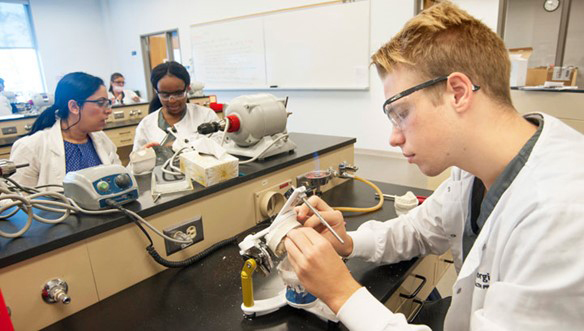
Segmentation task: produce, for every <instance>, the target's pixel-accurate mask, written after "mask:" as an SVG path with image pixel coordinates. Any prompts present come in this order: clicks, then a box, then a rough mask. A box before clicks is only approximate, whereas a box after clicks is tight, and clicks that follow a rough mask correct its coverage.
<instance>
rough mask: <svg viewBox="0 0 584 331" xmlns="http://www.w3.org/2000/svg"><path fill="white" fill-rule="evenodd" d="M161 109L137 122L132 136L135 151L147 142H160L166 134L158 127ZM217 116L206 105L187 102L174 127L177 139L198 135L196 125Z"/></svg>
mask: <svg viewBox="0 0 584 331" xmlns="http://www.w3.org/2000/svg"><path fill="white" fill-rule="evenodd" d="M160 111H161V109H158V110H157V111H155V112H153V113H151V114H148V116H146V117H144V119H142V121H140V123H139V124H138V127H137V128H136V136H135V137H134V148H133V150H134V151H136V150H138V149H140V148H142V146H144V145H145V144H147V143H149V142H158V143H159V142H161V141H162V140H163V139H164V137H165V136H166V134H167V133H166V132H165V131H163V130H162V129H161V128H160V127H158V114H159V113H160ZM218 120H219V117H218V116H217V114H215V112H214V111H213V110H211V109H210V108H207V107H203V106H199V105H197V104H194V103H187V111H186V114H185V116H184V117H183V118H182V119H181V120H180V121H178V122H177V123H176V124H175V125H174V127H175V128H176V131H177V133H176V135H177V137H178V138H179V139H184V138H188V139H192V138H193V137H196V136H198V133H197V127H198V126H199V125H201V124H203V123H207V122H213V121H218Z"/></svg>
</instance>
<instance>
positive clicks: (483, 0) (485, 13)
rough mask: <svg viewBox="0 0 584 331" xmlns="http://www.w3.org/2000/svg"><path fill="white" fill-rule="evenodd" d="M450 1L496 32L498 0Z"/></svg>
mask: <svg viewBox="0 0 584 331" xmlns="http://www.w3.org/2000/svg"><path fill="white" fill-rule="evenodd" d="M528 1H533V0H528ZM452 2H453V3H455V4H456V5H458V6H459V7H460V8H463V9H464V10H466V11H467V12H468V13H469V14H471V15H472V16H474V17H476V18H478V19H480V20H481V21H483V23H485V24H486V25H487V26H488V27H490V28H491V30H493V31H495V32H497V22H498V18H499V0H452Z"/></svg>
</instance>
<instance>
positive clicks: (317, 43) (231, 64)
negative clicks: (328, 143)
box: [191, 1, 370, 90]
mask: <svg viewBox="0 0 584 331" xmlns="http://www.w3.org/2000/svg"><path fill="white" fill-rule="evenodd" d="M191 44H192V47H193V50H192V51H193V53H192V56H193V66H194V74H195V79H196V80H198V81H201V82H203V83H205V88H206V89H209V90H224V89H264V88H265V89H268V88H279V89H367V88H368V87H369V69H368V68H369V61H370V60H369V1H359V2H352V3H338V4H331V5H325V6H318V7H310V8H303V9H296V10H287V11H283V12H279V13H272V14H265V15H261V16H252V17H247V18H242V19H234V20H230V21H226V22H217V23H209V24H203V25H193V26H192V27H191Z"/></svg>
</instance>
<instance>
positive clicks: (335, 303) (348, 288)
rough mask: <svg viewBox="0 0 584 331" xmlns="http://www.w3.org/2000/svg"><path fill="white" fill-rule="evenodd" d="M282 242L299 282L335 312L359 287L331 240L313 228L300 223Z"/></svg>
mask: <svg viewBox="0 0 584 331" xmlns="http://www.w3.org/2000/svg"><path fill="white" fill-rule="evenodd" d="M333 240H336V239H334V238H333ZM285 245H286V250H287V251H288V259H289V260H290V263H291V264H292V267H293V268H294V271H295V272H296V274H297V275H298V279H299V280H300V282H301V283H302V286H304V288H305V289H306V290H307V291H308V292H310V293H312V294H313V295H314V296H316V297H317V298H319V299H321V300H322V301H323V302H324V303H325V304H327V306H329V307H330V308H331V310H332V311H333V312H334V313H335V314H336V313H337V312H338V311H339V309H341V307H342V306H343V304H344V303H345V302H346V301H347V300H348V299H349V298H350V297H351V295H353V293H355V291H357V290H358V289H359V288H360V287H361V285H359V283H357V281H355V279H353V277H352V276H351V274H350V272H349V269H347V267H346V266H345V264H344V263H343V261H342V259H341V257H340V256H339V255H338V254H337V253H336V252H335V250H334V249H333V247H332V245H331V243H330V242H329V241H328V240H327V239H325V238H323V236H321V235H320V234H318V233H317V232H316V231H315V230H314V229H312V228H307V227H302V228H296V229H294V230H292V231H290V232H289V233H288V236H287V238H286V241H285Z"/></svg>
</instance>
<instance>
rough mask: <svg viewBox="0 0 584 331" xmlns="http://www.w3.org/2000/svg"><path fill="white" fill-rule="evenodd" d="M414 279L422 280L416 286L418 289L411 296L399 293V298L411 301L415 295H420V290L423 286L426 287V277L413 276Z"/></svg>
mask: <svg viewBox="0 0 584 331" xmlns="http://www.w3.org/2000/svg"><path fill="white" fill-rule="evenodd" d="M414 277H416V278H418V279H421V280H422V282H421V283H420V285H419V286H418V288H417V289H416V290H415V291H414V292H413V293H412V294H410V295H407V294H403V293H400V294H399V296H400V297H402V298H404V299H413V298H415V297H416V295H418V293H420V291H421V290H422V288H424V285H426V280H427V279H426V277H424V276H420V275H414Z"/></svg>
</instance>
